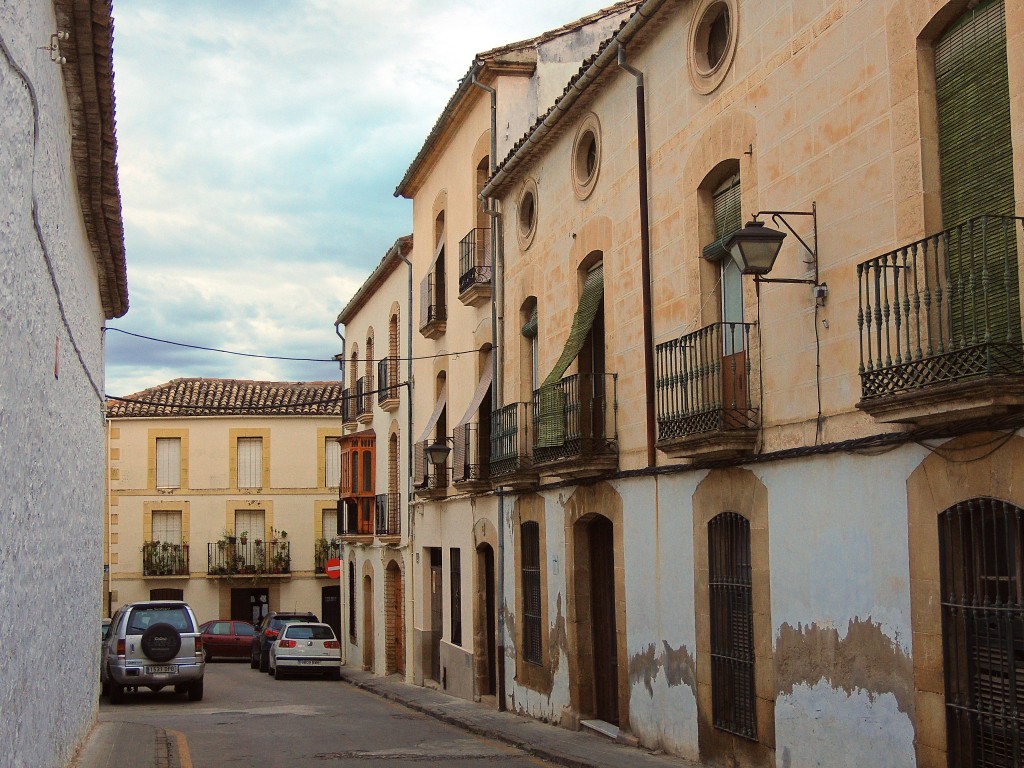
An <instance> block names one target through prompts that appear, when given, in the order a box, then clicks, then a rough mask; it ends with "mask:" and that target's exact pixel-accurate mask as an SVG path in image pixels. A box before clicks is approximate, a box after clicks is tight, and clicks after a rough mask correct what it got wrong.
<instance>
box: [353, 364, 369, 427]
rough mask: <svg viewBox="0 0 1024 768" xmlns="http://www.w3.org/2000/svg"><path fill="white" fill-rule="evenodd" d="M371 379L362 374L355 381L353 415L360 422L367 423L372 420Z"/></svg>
mask: <svg viewBox="0 0 1024 768" xmlns="http://www.w3.org/2000/svg"><path fill="white" fill-rule="evenodd" d="M372 392H373V379H372V378H371V377H369V376H363V377H362V378H360V379H359V380H358V381H356V392H355V412H356V413H355V415H356V421H357V422H358V423H360V424H369V423H370V422H372V421H373V394H372Z"/></svg>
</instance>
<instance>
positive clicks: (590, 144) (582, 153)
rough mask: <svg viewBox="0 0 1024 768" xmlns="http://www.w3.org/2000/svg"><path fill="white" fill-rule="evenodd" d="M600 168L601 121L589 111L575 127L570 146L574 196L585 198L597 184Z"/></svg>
mask: <svg viewBox="0 0 1024 768" xmlns="http://www.w3.org/2000/svg"><path fill="white" fill-rule="evenodd" d="M600 169H601V123H600V122H598V119H597V115H595V114H593V113H590V114H589V115H587V116H586V117H584V118H583V120H582V121H581V122H580V125H579V127H578V128H577V129H576V138H575V140H574V141H573V147H572V171H571V175H572V185H573V188H574V189H575V190H576V196H577V197H578V198H579V199H580V200H586V199H587V198H588V197H590V193H591V192H593V191H594V187H595V185H596V184H597V175H598V171H599V170H600Z"/></svg>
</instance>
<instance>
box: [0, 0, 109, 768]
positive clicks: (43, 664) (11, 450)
mask: <svg viewBox="0 0 1024 768" xmlns="http://www.w3.org/2000/svg"><path fill="white" fill-rule="evenodd" d="M54 31H56V22H55V20H54V17H53V7H52V4H50V3H40V2H35V1H33V0H5V2H4V3H3V4H2V5H0V40H2V45H0V48H2V50H0V178H2V179H3V183H2V184H0V606H2V609H0V616H2V619H0V647H2V648H3V649H4V651H3V653H2V654H0V680H2V681H3V682H2V685H0V712H2V713H3V717H2V718H0V745H3V758H2V760H0V762H2V763H3V765H4V766H5V767H7V766H10V768H20V767H21V766H25V767H26V768H29V767H31V768H39V767H40V766H59V765H65V764H66V763H67V762H68V761H69V759H70V757H71V755H72V753H73V751H74V750H75V748H76V747H77V746H78V744H79V743H80V742H81V741H82V739H83V738H84V736H85V734H86V733H87V732H88V730H89V728H90V726H91V725H92V722H93V719H94V717H95V713H96V701H97V690H98V689H97V670H98V652H99V633H98V631H97V628H98V626H99V621H98V620H99V618H100V615H101V605H100V591H101V583H102V570H103V551H102V541H103V505H104V481H103V475H104V457H103V444H104V443H103V410H102V397H101V395H102V391H103V389H102V388H103V354H102V340H101V334H100V328H101V327H102V325H103V322H104V313H103V311H102V307H101V304H100V299H99V292H98V287H97V273H96V267H95V263H94V261H93V257H92V252H91V249H90V247H89V244H88V242H87V238H86V236H85V233H84V229H83V226H82V221H81V214H80V209H79V207H78V200H77V195H76V190H75V187H74V183H73V181H72V174H71V170H70V134H69V130H68V125H69V116H68V112H67V108H66V102H65V95H64V88H63V83H62V80H61V73H60V68H59V66H58V65H56V64H54V63H53V62H51V61H50V56H49V54H48V53H47V52H46V51H40V50H38V47H39V46H40V45H45V44H47V43H48V42H49V38H50V34H51V33H52V32H54ZM19 69H20V70H21V72H19V71H18V70H19ZM29 84H30V85H29ZM33 101H34V102H35V104H36V105H37V108H38V135H37V138H36V142H35V144H33ZM33 200H34V201H35V204H36V206H37V210H38V225H39V232H38V233H37V231H36V229H35V226H34V224H33V219H32V202H33ZM44 249H45V251H44ZM44 252H45V253H47V254H48V255H49V258H50V262H51V264H52V269H53V274H52V279H51V274H50V272H49V270H48V268H47V262H46V258H45V257H44ZM54 283H56V286H57V288H58V289H59V292H60V297H61V299H62V301H63V305H64V312H65V316H66V318H67V321H68V324H69V326H70V328H71V332H72V333H73V335H74V339H75V342H77V345H78V348H79V350H80V351H81V360H79V357H78V355H76V353H75V351H74V348H73V345H72V343H71V340H70V338H69V334H68V331H67V330H66V329H65V327H64V324H63V323H62V321H61V317H60V309H59V306H58V303H57V295H56V292H55V290H54ZM57 342H59V345H60V354H59V363H60V367H59V378H56V377H55V376H54V361H55V346H56V343H57ZM89 377H91V378H92V383H90V381H89ZM97 390H98V392H97ZM26 627H32V632H33V633H34V634H33V637H34V640H33V642H25V629H26Z"/></svg>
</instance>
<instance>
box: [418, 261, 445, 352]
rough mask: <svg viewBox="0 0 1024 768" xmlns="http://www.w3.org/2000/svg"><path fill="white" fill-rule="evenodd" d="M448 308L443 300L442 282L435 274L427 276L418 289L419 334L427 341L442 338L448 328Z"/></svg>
mask: <svg viewBox="0 0 1024 768" xmlns="http://www.w3.org/2000/svg"><path fill="white" fill-rule="evenodd" d="M447 320H448V307H447V305H446V304H445V298H444V280H443V279H442V280H438V275H437V273H436V272H435V273H431V274H429V275H427V278H426V279H425V280H424V281H423V284H422V286H421V288H420V334H422V335H423V336H425V337H426V338H428V339H438V338H440V337H441V336H444V332H445V330H446V329H447V327H448V323H447Z"/></svg>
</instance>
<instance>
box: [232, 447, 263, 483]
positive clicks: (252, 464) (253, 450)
mask: <svg viewBox="0 0 1024 768" xmlns="http://www.w3.org/2000/svg"><path fill="white" fill-rule="evenodd" d="M237 469H238V487H239V488H261V487H262V486H263V438H262V437H240V438H238V468H237Z"/></svg>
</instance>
